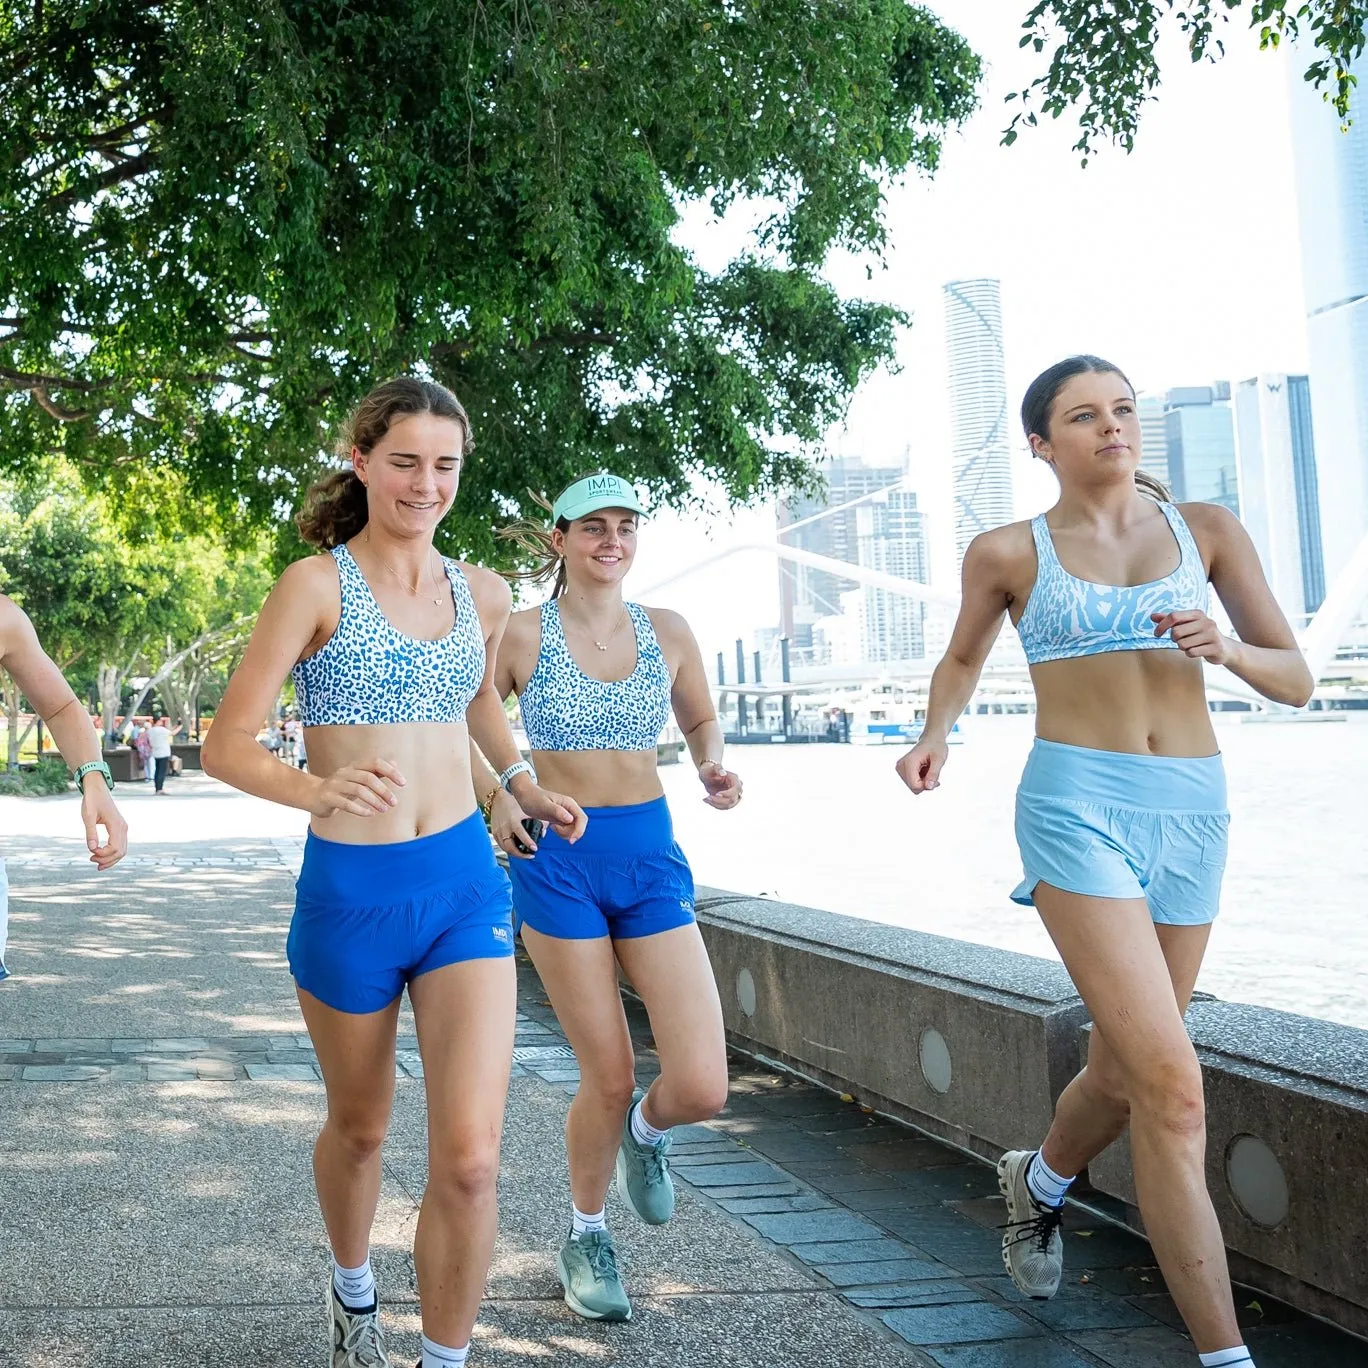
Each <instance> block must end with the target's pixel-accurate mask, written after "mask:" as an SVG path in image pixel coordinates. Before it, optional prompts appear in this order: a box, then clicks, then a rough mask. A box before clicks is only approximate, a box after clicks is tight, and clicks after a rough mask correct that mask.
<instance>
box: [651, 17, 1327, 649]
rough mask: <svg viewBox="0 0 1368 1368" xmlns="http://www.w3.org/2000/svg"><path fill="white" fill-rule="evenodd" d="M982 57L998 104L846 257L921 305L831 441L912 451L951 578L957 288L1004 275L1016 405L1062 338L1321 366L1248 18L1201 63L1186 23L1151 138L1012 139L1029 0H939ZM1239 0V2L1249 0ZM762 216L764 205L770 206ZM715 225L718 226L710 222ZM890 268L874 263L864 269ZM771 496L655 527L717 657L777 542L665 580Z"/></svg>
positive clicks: (655, 553)
mask: <svg viewBox="0 0 1368 1368" xmlns="http://www.w3.org/2000/svg"><path fill="white" fill-rule="evenodd" d="M931 7H932V8H933V9H935V10H936V11H937V12H938V13H939V14H940V15H941V16H942V17H943V18H944V19H945V20H946V21H947V22H949V23H950V24H952V25H954V26H955V27H957V28H958V29H959V30H960V32H961V33H963V34H964V36H965V37H966V38H967V39H968V40H969V42H970V43H971V44H972V45H973V47H974V48H975V50H976V51H977V52H978V53H979V54H980V56H981V57H982V58H983V59H984V63H985V67H986V78H985V81H984V84H983V87H982V96H981V102H980V106H979V110H978V112H977V113H976V114H975V115H974V116H973V117H972V118H971V120H970V121H969V122H968V124H967V125H966V126H965V128H964V129H963V130H962V131H961V132H959V133H957V134H952V135H951V137H950V138H949V139H948V140H947V142H946V145H945V148H944V153H943V157H942V163H941V167H940V170H939V171H938V172H937V173H936V176H935V177H934V179H930V180H927V179H925V178H911V179H909V180H908V181H907V182H905V183H903V184H902V185H900V186H897V187H895V188H894V189H893V190H892V191H891V193H890V194H889V196H888V201H887V217H888V223H889V228H890V232H889V245H888V249H887V251H886V253H885V254H884V257H883V260H882V261H881V262H880V261H868V260H865V259H859V260H856V259H853V258H850V257H848V256H845V257H841V258H839V259H835V260H833V261H832V262H831V263H830V264H829V267H828V270H827V275H828V276H829V278H830V279H831V280H832V282H833V283H834V284H835V285H836V286H837V288H838V289H839V290H840V291H841V292H842V294H845V295H851V296H855V295H859V296H863V297H866V298H878V299H884V300H888V301H890V302H892V303H895V304H897V305H899V306H900V307H901V308H903V309H904V310H906V311H907V312H908V313H909V314H911V315H912V318H913V323H912V326H911V327H910V328H909V329H908V330H907V331H906V332H905V334H904V335H903V337H902V339H901V342H900V345H899V362H900V365H901V371H900V373H899V374H896V375H890V374H887V373H880V374H878V375H875V376H873V377H872V378H871V379H870V380H868V381H867V382H866V383H865V385H864V386H863V387H862V388H861V390H860V391H859V393H858V394H857V395H856V397H855V400H854V403H853V404H852V406H851V409H850V414H849V419H848V422H847V423H846V425H845V426H844V428H838V429H836V430H834V431H833V432H832V433H831V434H830V438H829V447H830V449H831V450H833V451H834V450H840V451H843V452H845V453H847V454H849V455H852V456H862V457H864V458H865V459H867V460H870V461H874V462H884V461H886V462H888V463H889V464H895V465H896V464H899V463H900V462H901V459H902V454H903V451H904V450H905V449H906V448H908V447H910V448H911V465H912V470H913V481H914V487H915V488H916V489H917V491H918V494H919V496H920V499H921V502H922V506H923V507H924V508H926V509H927V510H928V512H929V514H930V536H931V559H932V578H933V580H937V581H939V582H940V583H943V584H948V583H949V582H950V581H951V580H952V578H953V573H954V552H953V544H952V541H951V537H952V523H951V512H950V510H951V478H950V458H949V438H950V429H949V417H950V415H949V409H948V400H947V396H946V377H945V341H944V325H943V318H944V315H943V305H942V296H941V286H942V285H943V284H944V283H945V282H946V281H948V280H954V279H962V278H968V277H973V276H997V277H998V278H999V279H1000V280H1001V281H1002V307H1003V326H1004V333H1005V347H1006V355H1007V389H1008V399H1009V403H1010V404H1011V405H1012V406H1013V408H1015V405H1016V404H1017V403H1018V402H1019V398H1020V395H1021V394H1022V392H1023V391H1024V389H1025V387H1026V385H1027V384H1028V383H1029V381H1030V380H1031V378H1032V377H1033V376H1034V375H1036V374H1037V373H1038V372H1039V371H1041V370H1043V369H1044V368H1045V367H1046V366H1048V365H1050V364H1051V363H1052V362H1054V361H1056V360H1058V359H1059V358H1060V357H1061V356H1065V355H1068V354H1070V353H1073V352H1094V353H1097V354H1099V355H1102V356H1105V357H1107V358H1109V359H1110V360H1113V361H1115V362H1116V363H1117V364H1118V365H1120V366H1122V367H1123V368H1124V369H1125V370H1126V371H1127V372H1128V373H1129V374H1130V377H1131V379H1132V380H1133V381H1134V382H1135V384H1136V385H1137V387H1138V388H1140V389H1167V388H1168V387H1170V386H1172V385H1180V384H1196V385H1201V384H1207V383H1209V382H1210V381H1212V380H1214V379H1227V380H1232V381H1236V380H1240V379H1243V378H1246V377H1247V376H1250V375H1253V374H1255V373H1257V372H1260V371H1298V370H1304V369H1305V366H1306V327H1305V318H1304V307H1303V297H1302V284H1301V259H1300V246H1299V240H1298V231H1297V221H1296V201H1295V190H1294V183H1293V168H1292V149H1291V138H1290V132H1289V127H1288V114H1287V102H1288V91H1287V80H1288V74H1287V62H1288V59H1287V58H1286V57H1285V56H1283V55H1281V54H1277V53H1272V52H1267V53H1264V52H1260V51H1259V50H1258V42H1257V37H1256V35H1254V34H1251V33H1247V32H1246V31H1245V30H1244V29H1243V28H1241V27H1235V26H1233V25H1232V26H1231V27H1230V29H1229V30H1228V32H1227V34H1226V47H1227V55H1226V57H1225V58H1224V60H1222V61H1221V62H1219V63H1217V64H1216V65H1214V66H1213V65H1208V64H1205V63H1204V64H1202V65H1199V66H1193V65H1192V64H1191V63H1190V61H1189V60H1188V58H1187V55H1186V52H1185V51H1184V50H1183V48H1182V45H1181V43H1180V42H1176V41H1175V42H1171V43H1170V44H1169V46H1168V50H1167V51H1166V52H1165V53H1163V54H1161V57H1162V58H1163V61H1162V66H1163V72H1164V85H1163V87H1162V88H1161V91H1160V97H1159V100H1158V102H1157V103H1155V104H1152V105H1150V106H1149V107H1148V109H1147V111H1146V113H1145V116H1144V118H1143V120H1142V123H1141V127H1140V132H1139V135H1138V138H1137V146H1136V150H1135V151H1134V152H1133V153H1132V154H1131V155H1130V156H1129V157H1127V156H1126V155H1125V154H1124V153H1122V152H1121V151H1119V150H1115V149H1106V150H1104V151H1103V152H1101V153H1100V154H1098V155H1096V156H1095V157H1094V158H1093V160H1092V161H1091V163H1090V164H1089V166H1088V167H1087V168H1086V169H1082V168H1081V167H1080V166H1079V159H1078V155H1077V154H1076V153H1074V152H1072V151H1071V150H1070V148H1071V145H1072V143H1073V141H1074V139H1075V137H1076V133H1075V131H1074V129H1073V126H1072V125H1071V124H1069V123H1065V122H1063V121H1061V122H1060V123H1050V124H1049V125H1048V126H1047V125H1042V126H1040V127H1038V128H1036V129H1027V130H1025V131H1024V132H1023V133H1022V135H1021V137H1020V138H1019V139H1018V141H1017V143H1016V144H1015V145H1014V146H1013V147H1010V148H1004V147H1002V146H1000V137H1001V131H1002V129H1004V128H1005V127H1006V125H1007V122H1008V120H1009V118H1010V113H1011V110H1012V109H1013V107H1014V106H1009V105H1005V104H1004V103H1003V97H1004V95H1005V94H1006V93H1007V92H1008V91H1011V90H1019V89H1021V88H1023V87H1024V86H1025V85H1026V83H1027V82H1028V81H1029V80H1030V79H1031V78H1032V77H1033V76H1034V75H1036V74H1038V73H1039V72H1041V71H1043V70H1044V57H1043V56H1037V55H1036V54H1035V53H1034V52H1030V51H1026V52H1023V51H1021V50H1020V49H1019V48H1018V46H1017V43H1018V39H1019V36H1020V24H1021V20H1022V18H1023V17H1024V15H1025V13H1026V11H1027V9H1028V7H1029V6H1028V0H943V2H942V3H939V4H932V6H931ZM1237 13H1238V12H1237ZM746 217H747V216H745V215H743V214H735V215H732V216H731V218H730V219H729V220H728V222H727V223H725V224H722V225H718V224H716V223H715V222H711V221H710V220H709V219H708V217H707V215H706V213H704V212H699V213H697V214H693V215H691V216H690V217H689V219H688V221H687V222H686V223H685V224H684V225H683V228H682V231H681V232H680V234H679V236H680V240H681V241H683V242H684V243H685V244H686V245H688V246H689V247H691V248H692V249H693V250H694V251H695V252H696V254H697V256H698V258H699V259H700V261H701V262H702V263H703V264H704V265H705V266H707V267H709V268H710V269H718V268H720V267H721V266H723V265H725V262H726V259H727V257H728V256H729V255H732V254H735V253H736V252H738V251H739V250H741V249H742V247H743V245H744V242H745V223H746ZM751 217H753V215H752V216H751ZM705 228H706V229H707V231H706V232H705V231H704V229H705ZM871 265H872V266H873V268H874V276H873V279H872V280H871V279H868V278H867V276H866V270H867V268H868V267H869V266H871ZM1018 446H1019V450H1018V451H1017V454H1016V460H1015V463H1014V467H1013V475H1014V478H1015V479H1016V486H1015V495H1016V504H1017V513H1018V515H1019V516H1028V515H1030V514H1032V513H1035V512H1037V511H1039V509H1041V508H1043V507H1045V506H1046V505H1047V504H1048V503H1049V502H1050V499H1051V497H1052V489H1053V482H1052V481H1051V480H1050V478H1049V476H1048V474H1047V473H1046V472H1044V471H1043V470H1041V469H1040V468H1039V467H1035V468H1033V466H1032V463H1031V461H1030V459H1029V457H1028V456H1027V454H1026V448H1025V444H1024V441H1023V442H1020V443H1019V444H1018ZM774 525H775V524H774V510H773V506H772V505H771V506H767V507H763V508H757V509H748V510H743V511H742V512H740V513H738V514H735V515H732V514H727V513H718V514H716V515H715V516H712V517H708V518H685V517H682V516H678V515H674V514H665V515H662V516H661V517H659V518H655V519H652V520H651V521H650V522H649V523H648V524H646V526H645V527H644V528H643V535H642V538H641V544H640V550H639V552H638V558H637V565H636V567H635V569H634V571H633V574H632V579H631V581H629V584H628V592H629V593H630V594H631V595H632V596H633V597H641V598H643V599H645V600H646V601H648V602H651V603H653V604H659V605H661V606H665V607H671V608H676V609H678V610H679V611H681V612H682V613H684V614H685V616H686V617H688V619H689V621H690V622H691V623H692V625H693V628H694V632H695V634H696V635H697V636H698V638H699V640H700V643H701V644H702V646H703V648H704V655H705V659H708V660H711V658H712V655H713V653H714V652H715V651H716V650H717V649H719V648H727V650H728V659H729V660H730V659H731V656H732V652H731V650H730V642H731V641H732V639H733V638H734V637H736V636H738V635H740V636H743V637H744V638H746V640H747V644H748V646H749V643H750V636H751V633H752V632H753V630H754V629H755V628H756V627H757V626H765V625H772V624H774V623H775V622H776V621H777V617H778V591H777V572H776V570H775V568H774V561H773V558H772V557H768V556H764V557H762V556H761V555H759V554H756V553H748V554H745V555H741V556H736V557H732V558H728V559H726V560H725V561H722V562H720V563H719V564H717V565H716V566H712V567H707V568H705V569H704V570H702V571H701V572H699V573H697V574H694V575H691V576H690V577H689V578H687V579H685V580H683V581H680V582H677V583H675V584H673V585H671V586H669V587H668V588H664V589H661V590H658V591H654V592H647V591H648V589H649V588H650V586H651V585H652V584H653V583H654V582H655V581H657V580H660V579H663V578H665V577H666V576H668V575H671V574H673V573H675V572H676V571H677V570H681V569H683V568H684V567H685V566H688V565H690V564H692V563H694V562H697V561H699V560H703V559H705V558H707V557H709V555H710V554H712V553H714V552H716V551H718V550H720V549H722V548H724V547H726V546H728V545H729V544H732V543H734V542H736V541H742V540H760V539H766V538H770V537H772V536H773V532H774Z"/></svg>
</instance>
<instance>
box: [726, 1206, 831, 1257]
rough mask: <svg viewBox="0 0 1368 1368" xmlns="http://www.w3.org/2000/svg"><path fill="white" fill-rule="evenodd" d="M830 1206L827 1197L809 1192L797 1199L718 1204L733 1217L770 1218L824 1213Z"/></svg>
mask: <svg viewBox="0 0 1368 1368" xmlns="http://www.w3.org/2000/svg"><path fill="white" fill-rule="evenodd" d="M830 1205H831V1203H830V1202H828V1201H827V1200H826V1198H825V1197H819V1196H817V1195H816V1194H815V1193H807V1192H800V1193H799V1194H798V1196H797V1197H725V1198H723V1199H722V1201H720V1202H719V1203H718V1206H720V1207H721V1208H722V1210H723V1211H729V1212H731V1214H732V1215H733V1216H768V1215H777V1214H778V1213H779V1212H781V1211H824V1210H825V1209H826V1208H828V1207H829V1206H830ZM806 1247H807V1246H803V1248H806Z"/></svg>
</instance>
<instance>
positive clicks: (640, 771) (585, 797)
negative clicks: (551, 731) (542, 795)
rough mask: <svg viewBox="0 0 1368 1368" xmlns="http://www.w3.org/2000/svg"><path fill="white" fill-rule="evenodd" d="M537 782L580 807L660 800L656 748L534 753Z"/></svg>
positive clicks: (622, 805)
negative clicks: (645, 749)
mask: <svg viewBox="0 0 1368 1368" xmlns="http://www.w3.org/2000/svg"><path fill="white" fill-rule="evenodd" d="M532 766H533V768H534V769H535V770H536V771H537V782H538V783H539V784H540V785H541V786H542V788H544V789H550V790H551V791H552V792H553V793H564V794H565V795H566V796H567V797H570V798H573V799H574V800H575V801H576V802H577V803H578V804H579V805H580V806H581V807H630V806H631V805H632V804H633V803H649V802H651V800H652V799H654V798H659V797H661V796H662V795H663V794H664V792H665V790H664V789H663V788H662V787H661V786H660V775H659V773H658V772H657V770H656V748H655V747H654V746H652V747H651V749H650V750H647V751H543V750H539V751H533V752H532Z"/></svg>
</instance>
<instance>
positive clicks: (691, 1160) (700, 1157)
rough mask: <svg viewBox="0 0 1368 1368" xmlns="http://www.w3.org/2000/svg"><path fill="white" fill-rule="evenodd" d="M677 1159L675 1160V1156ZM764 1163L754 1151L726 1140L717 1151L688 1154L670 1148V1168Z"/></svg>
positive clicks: (709, 1150)
mask: <svg viewBox="0 0 1368 1368" xmlns="http://www.w3.org/2000/svg"><path fill="white" fill-rule="evenodd" d="M676 1155H678V1156H679V1157H678V1158H676V1157H675V1156H676ZM763 1162H765V1161H764V1160H762V1159H761V1158H760V1156H759V1155H758V1154H756V1153H755V1151H754V1150H751V1149H747V1148H746V1146H745V1145H738V1144H735V1143H734V1142H732V1141H730V1140H727V1141H724V1142H723V1144H722V1145H720V1146H718V1148H717V1149H708V1150H704V1151H700V1152H697V1153H690V1152H689V1151H688V1150H685V1151H684V1153H683V1154H680V1153H679V1150H678V1147H677V1146H671V1147H670V1164H671V1167H674V1168H678V1167H681V1166H683V1167H686V1168H705V1167H708V1166H710V1165H714V1164H758V1163H763Z"/></svg>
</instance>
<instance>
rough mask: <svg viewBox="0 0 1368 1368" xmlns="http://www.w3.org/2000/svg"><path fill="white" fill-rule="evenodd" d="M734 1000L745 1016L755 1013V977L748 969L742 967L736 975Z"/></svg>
mask: <svg viewBox="0 0 1368 1368" xmlns="http://www.w3.org/2000/svg"><path fill="white" fill-rule="evenodd" d="M736 1000H737V1001H738V1002H739V1003H740V1004H741V1010H742V1012H744V1013H745V1015H746V1016H754V1015H755V979H754V978H752V977H751V971H750V970H749V969H743V970H742V971H741V972H740V973H739V974H737V976H736Z"/></svg>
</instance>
